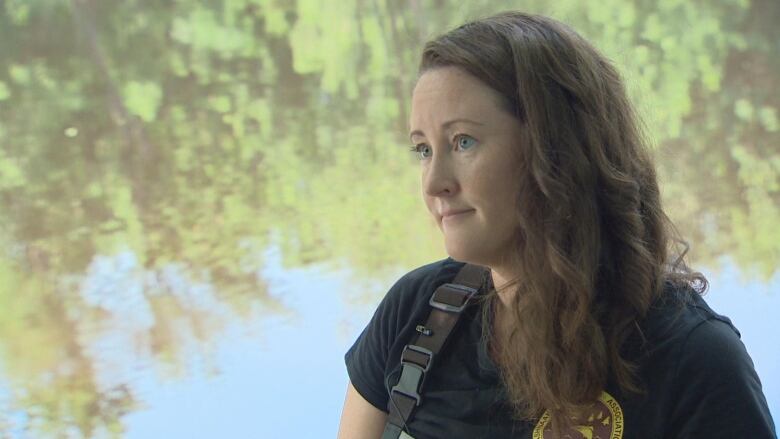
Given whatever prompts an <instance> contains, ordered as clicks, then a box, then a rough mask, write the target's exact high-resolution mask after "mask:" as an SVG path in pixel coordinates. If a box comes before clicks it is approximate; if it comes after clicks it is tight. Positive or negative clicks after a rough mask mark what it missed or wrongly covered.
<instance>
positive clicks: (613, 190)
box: [419, 12, 706, 432]
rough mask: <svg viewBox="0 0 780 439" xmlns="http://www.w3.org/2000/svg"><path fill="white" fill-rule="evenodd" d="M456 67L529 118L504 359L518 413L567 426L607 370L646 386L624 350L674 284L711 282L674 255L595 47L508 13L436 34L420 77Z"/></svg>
mask: <svg viewBox="0 0 780 439" xmlns="http://www.w3.org/2000/svg"><path fill="white" fill-rule="evenodd" d="M445 66H454V67H458V68H461V69H463V70H465V71H466V72H468V73H470V74H471V75H473V76H475V77H476V78H478V79H479V80H481V81H483V82H484V83H485V84H487V85H488V86H490V87H492V88H493V89H494V90H496V91H497V92H499V93H500V94H501V95H502V96H504V98H505V106H506V110H507V111H509V112H511V113H512V114H514V115H515V116H516V118H517V120H518V122H519V123H520V124H521V125H522V127H523V130H522V131H523V138H522V139H518V142H517V145H518V148H517V151H516V152H517V159H518V163H519V168H518V169H517V176H516V178H517V183H518V185H519V188H520V189H519V191H518V197H517V200H516V202H517V206H516V207H515V214H516V215H517V220H518V229H517V232H516V236H515V237H514V241H515V242H514V243H513V244H514V245H513V252H512V254H510V255H507V256H506V258H507V260H508V261H509V262H510V263H511V265H512V267H515V268H516V269H517V272H518V273H522V275H521V276H520V277H519V278H517V279H514V280H513V281H512V282H510V283H509V284H508V285H507V286H506V288H507V289H509V288H512V290H511V291H512V292H514V293H516V294H512V295H511V297H512V301H511V305H510V306H509V312H510V315H513V316H514V318H512V319H511V322H512V325H511V331H510V336H509V337H508V340H506V342H504V341H503V340H502V344H501V349H500V353H499V355H498V358H497V362H498V366H499V368H500V370H501V376H502V379H503V382H504V384H505V387H506V389H507V393H508V397H509V400H510V403H511V404H512V406H513V408H514V411H515V415H516V416H517V417H519V418H522V419H534V418H537V417H539V416H540V415H541V414H542V412H543V411H544V410H547V411H548V412H549V413H550V415H551V417H552V420H553V427H554V428H555V431H557V432H560V431H561V428H565V427H569V426H571V424H572V422H573V421H572V417H574V416H577V415H579V414H581V413H582V412H583V410H584V409H585V408H586V407H587V406H588V405H589V404H590V403H592V402H594V401H596V400H597V399H598V397H599V395H600V394H601V392H602V390H604V388H605V386H606V384H607V380H608V379H610V378H613V379H614V380H615V382H616V383H617V384H618V385H619V386H620V387H621V388H622V389H623V390H624V391H627V392H640V391H641V383H638V382H637V376H636V365H635V364H633V363H632V362H631V361H630V360H629V359H627V358H625V357H624V355H623V354H622V353H621V347H622V346H623V345H624V343H625V342H626V340H627V338H628V337H629V335H631V334H632V332H633V331H635V330H636V328H637V322H638V321H641V319H642V318H643V317H644V316H645V315H646V313H647V311H648V308H649V307H650V305H651V304H652V303H653V301H654V300H655V299H657V298H658V297H659V296H660V295H661V294H662V291H663V284H664V283H665V282H668V281H671V282H672V283H673V284H676V285H683V284H685V285H694V286H697V291H699V292H703V291H704V289H706V279H704V277H703V276H701V274H699V273H692V272H691V271H690V270H689V269H688V268H687V267H686V266H685V264H684V262H683V259H682V257H683V256H684V254H685V251H683V252H682V253H681V254H679V256H677V257H676V260H674V261H671V260H670V257H671V255H672V253H674V252H673V251H672V250H673V248H674V245H673V244H674V243H675V242H677V240H676V239H675V238H676V237H677V234H676V231H675V230H674V226H673V225H672V223H671V221H670V220H669V218H668V217H667V216H666V214H665V213H664V211H663V210H662V207H661V199H660V192H659V188H658V182H657V178H656V172H655V165H654V163H653V160H652V157H651V153H650V150H649V147H648V142H647V140H646V137H645V136H644V135H643V133H642V125H641V123H640V121H639V119H638V117H637V115H636V114H635V111H634V109H633V107H632V105H631V103H630V102H629V100H628V98H627V96H626V91H625V87H624V85H623V81H622V79H621V77H620V75H619V73H618V71H617V70H616V69H615V67H613V66H612V64H611V63H610V62H609V60H607V58H606V57H605V56H603V55H602V54H601V53H599V51H598V50H596V49H595V48H594V47H593V46H592V45H591V44H590V43H588V42H587V41H586V40H584V39H583V38H582V37H580V36H579V35H578V34H577V33H576V32H574V31H573V30H572V29H570V28H569V27H568V26H566V25H564V24H562V23H560V22H558V21H555V20H552V19H550V18H546V17H542V16H537V15H530V14H524V13H519V12H506V13H501V14H498V15H494V16H491V17H488V18H484V19H479V20H475V21H472V22H469V23H466V24H463V25H461V26H460V27H457V28H456V29H453V30H451V31H449V32H447V33H445V34H443V35H440V36H438V37H436V38H435V39H433V40H431V41H429V42H428V43H426V45H425V47H424V49H423V53H422V60H421V63H420V68H419V74H420V75H422V74H423V73H425V72H426V71H428V70H430V69H435V68H438V67H445ZM689 290H691V291H692V289H689ZM496 295H497V292H496V291H495V290H494V291H492V292H491V294H488V295H487V296H486V297H487V299H489V300H495V299H496ZM483 309H484V310H485V312H484V313H483V327H484V328H486V331H485V332H484V333H483V336H484V337H486V339H490V338H491V337H492V334H491V331H490V328H491V325H490V324H489V320H490V316H489V314H488V312H487V310H489V309H490V307H488V306H484V307H483Z"/></svg>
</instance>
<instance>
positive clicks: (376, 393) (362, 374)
mask: <svg viewBox="0 0 780 439" xmlns="http://www.w3.org/2000/svg"><path fill="white" fill-rule="evenodd" d="M402 281H403V279H401V280H399V281H398V282H396V284H395V285H393V287H392V288H390V290H389V291H388V293H387V294H386V295H385V297H384V299H382V301H381V302H380V304H379V306H378V307H377V309H376V311H375V312H374V316H373V317H372V318H371V320H370V321H369V323H368V325H367V326H366V327H365V329H363V332H362V333H361V334H360V335H359V336H358V338H357V340H356V341H355V343H354V344H353V345H352V347H351V348H350V349H349V350H348V351H347V353H346V354H345V355H344V360H345V362H346V365H347V374H348V375H349V380H350V382H351V383H352V386H353V387H355V390H357V391H358V393H360V395H361V396H363V398H364V399H365V400H366V401H368V402H369V403H371V405H373V406H374V407H376V408H378V409H379V410H382V411H384V412H387V402H388V399H389V397H390V396H389V393H388V391H387V388H386V387H385V368H386V365H387V363H388V361H387V360H388V352H389V351H390V348H391V344H392V343H393V340H395V339H396V338H397V335H398V327H397V326H398V324H397V320H398V314H399V307H400V301H401V293H402V290H403V289H404V287H403V285H404V284H403V282H402Z"/></svg>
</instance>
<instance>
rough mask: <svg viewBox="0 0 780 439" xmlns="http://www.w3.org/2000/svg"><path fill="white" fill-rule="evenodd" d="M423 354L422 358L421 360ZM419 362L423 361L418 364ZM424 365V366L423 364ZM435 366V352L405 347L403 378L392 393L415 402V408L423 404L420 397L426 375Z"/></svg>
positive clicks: (410, 346) (402, 364)
mask: <svg viewBox="0 0 780 439" xmlns="http://www.w3.org/2000/svg"><path fill="white" fill-rule="evenodd" d="M420 354H422V356H423V357H422V358H420ZM417 360H422V361H420V362H418V361H417ZM421 363H422V364H421ZM431 364H433V352H431V351H430V350H428V349H425V348H423V347H420V346H417V345H413V344H408V345H406V346H404V350H403V352H402V353H401V377H400V378H399V379H398V384H396V385H395V386H393V388H392V389H390V392H391V394H392V393H400V394H401V395H404V396H406V397H408V398H411V399H413V400H414V401H415V404H414V405H415V406H419V405H420V404H421V403H422V398H421V397H420V393H419V391H420V387H421V386H422V382H423V379H424V378H425V373H426V372H428V371H429V370H430V369H431Z"/></svg>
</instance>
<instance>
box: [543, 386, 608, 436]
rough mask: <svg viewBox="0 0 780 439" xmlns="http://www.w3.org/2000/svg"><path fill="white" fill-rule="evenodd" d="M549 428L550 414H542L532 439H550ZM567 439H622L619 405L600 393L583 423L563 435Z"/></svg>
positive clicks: (550, 432)
mask: <svg viewBox="0 0 780 439" xmlns="http://www.w3.org/2000/svg"><path fill="white" fill-rule="evenodd" d="M552 437H553V436H552V429H551V428H550V413H548V412H546V411H545V412H544V414H543V415H542V417H541V418H539V422H537V423H536V427H535V428H534V434H533V439H552ZM563 437H564V438H567V439H569V438H570V439H597V438H599V439H622V437H623V409H622V408H620V404H618V402H617V401H616V400H615V398H613V397H612V395H610V394H609V393H607V392H601V396H600V397H599V400H598V401H597V402H595V403H594V404H593V408H592V409H591V411H590V414H589V415H588V419H586V420H585V421H584V422H583V421H580V422H577V425H576V426H575V427H574V428H572V429H570V430H569V431H567V432H566V433H564V436H563Z"/></svg>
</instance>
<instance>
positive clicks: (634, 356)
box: [339, 13, 775, 439]
mask: <svg viewBox="0 0 780 439" xmlns="http://www.w3.org/2000/svg"><path fill="white" fill-rule="evenodd" d="M410 119H411V120H410V124H411V130H412V132H411V141H412V142H413V144H414V145H415V146H414V148H413V149H414V151H415V152H416V153H417V154H418V156H419V159H420V161H421V170H422V190H423V198H424V199H425V203H426V206H427V207H428V210H429V211H430V213H431V214H432V215H433V216H434V218H435V219H436V221H437V223H438V225H439V227H440V229H441V231H442V233H443V235H444V241H445V246H446V250H447V253H448V254H449V256H450V257H449V258H447V259H445V260H443V261H438V262H435V263H432V264H429V265H426V266H423V267H420V268H418V269H416V270H414V271H412V272H410V273H408V274H407V275H405V276H404V277H402V278H401V279H400V280H399V281H398V282H397V283H396V284H395V285H394V286H393V287H392V288H391V289H390V291H389V292H388V294H387V296H386V297H385V298H384V300H383V301H382V303H381V304H380V305H379V308H378V309H377V311H376V313H375V315H374V317H373V319H372V320H371V322H370V323H369V324H368V326H367V327H366V329H365V330H364V331H363V333H362V334H361V335H360V337H359V338H358V340H357V341H356V342H355V344H354V346H352V348H351V349H350V350H349V352H348V353H347V355H346V362H347V369H348V373H349V376H350V385H349V387H348V390H347V397H346V401H345V404H344V411H343V415H342V418H341V426H340V431H339V437H340V438H342V439H347V438H360V439H364V438H378V437H383V438H389V437H393V438H395V437H399V435H400V436H401V437H409V436H411V437H414V438H416V439H425V438H477V437H484V438H509V437H512V438H531V437H533V438H543V437H546V438H549V437H571V438H578V437H593V438H595V437H602V438H607V437H609V438H621V437H625V438H639V437H641V438H662V437H668V438H688V437H690V438H699V437H701V438H704V437H750V438H770V437H775V432H774V424H773V422H772V419H771V416H770V414H769V411H768V408H767V404H766V400H765V398H764V396H763V394H762V391H761V384H760V382H759V379H758V377H757V376H756V373H755V371H754V368H753V364H752V362H751V360H750V357H749V356H748V354H747V352H746V351H745V348H744V346H743V344H742V343H741V342H740V340H739V333H738V332H737V330H736V329H735V328H734V327H733V326H732V324H731V322H730V320H729V319H728V318H726V317H723V316H721V315H718V314H716V313H714V312H713V311H712V310H711V309H710V308H709V307H708V306H707V304H706V303H705V302H704V301H703V300H702V298H701V297H700V293H702V292H703V291H704V289H705V288H706V286H707V283H706V280H705V279H704V277H703V276H702V275H701V274H699V273H694V272H691V271H690V270H689V269H688V268H687V267H686V266H685V265H684V263H683V261H682V255H680V256H679V257H674V256H673V249H674V246H673V245H672V244H673V243H674V242H675V240H674V239H673V237H674V234H673V233H674V232H673V230H674V228H673V226H672V225H671V223H670V221H669V220H668V218H667V216H666V215H665V214H664V212H663V210H662V208H661V201H660V195H659V189H658V183H657V179H656V174H655V168H654V165H653V162H652V160H651V157H650V153H649V151H648V148H647V145H646V141H645V139H644V138H643V136H642V134H641V132H640V129H639V125H638V120H637V117H636V116H635V114H634V110H633V109H632V107H631V105H630V103H629V102H628V100H627V98H626V93H625V89H624V86H623V83H622V81H621V79H620V77H619V75H618V73H617V71H616V70H615V68H614V67H613V66H612V65H611V64H610V63H609V62H608V61H607V60H606V59H605V57H604V56H603V55H601V54H600V53H599V52H598V51H597V50H595V49H594V48H593V47H592V46H591V45H590V44H589V43H588V42H586V41H585V40H583V39H582V38H581V37H580V36H579V35H577V34H576V33H575V32H574V31H572V30H571V29H569V28H568V27H566V26H565V25H563V24H561V23H559V22H557V21H554V20H551V19H549V18H545V17H540V16H534V15H527V14H522V13H503V14H499V15H496V16H493V17H490V18H486V19H482V20H477V21H474V22H471V23H467V24H465V25H463V26H460V27H458V28H457V29H454V30H452V31H450V32H448V33H446V34H444V35H442V36H439V37H438V38H436V39H434V40H433V41H430V42H429V43H427V44H426V46H425V48H424V50H423V54H422V61H421V65H420V75H419V78H418V81H417V84H416V86H415V89H414V92H413V97H412V111H411V117H410ZM683 254H684V252H683ZM466 263H468V264H469V266H479V267H483V269H484V270H485V273H486V276H485V282H484V283H483V284H482V285H481V287H480V288H479V291H478V294H477V295H476V297H475V298H473V299H472V300H471V301H470V302H468V306H467V307H466V308H465V309H464V310H463V311H462V312H461V313H460V314H459V315H458V323H457V326H455V327H454V329H452V332H451V333H450V335H449V336H448V338H447V344H446V345H445V346H444V347H442V349H441V351H440V352H438V353H435V355H432V357H435V360H434V361H432V363H430V364H431V367H430V369H429V370H427V371H422V368H420V367H418V368H412V367H409V369H410V370H412V371H414V370H416V369H420V370H421V371H420V372H415V373H416V376H414V377H413V378H408V377H407V376H406V375H405V374H406V372H402V370H403V368H402V365H401V362H400V358H401V355H402V353H404V355H406V354H405V352H407V351H405V349H404V348H405V346H406V345H408V344H411V343H412V341H413V337H416V338H415V339H414V340H419V339H420V338H425V337H426V336H429V337H430V336H431V334H430V333H431V330H430V328H427V327H425V326H424V325H422V326H421V324H424V323H425V322H426V317H427V316H428V315H429V314H431V313H432V307H431V305H430V304H429V300H430V298H431V296H432V295H433V294H434V291H436V290H437V288H440V287H441V285H442V284H446V283H450V282H453V278H454V277H455V276H456V274H458V272H459V271H460V269H461V268H462V267H464V265H465V264H466ZM455 283H458V282H455ZM437 294H438V293H437ZM437 330H438V329H437ZM426 331H427V332H428V333H427V334H426ZM423 351H424V350H423ZM426 368H427V366H426ZM402 376H403V377H402ZM410 379H412V380H413V384H410V383H409V380H410ZM418 385H419V386H420V388H421V390H420V392H419V395H420V399H419V400H416V399H415V398H416V395H414V393H415V391H414V390H412V391H411V392H410V391H409V389H410V388H411V389H415V388H418ZM410 386H411V387H410ZM394 388H395V389H401V388H406V389H407V390H406V391H405V392H401V391H398V392H396V391H393V389H394ZM410 394H411V395H410ZM391 395H393V398H392V399H391ZM410 399H411V403H410V404H408V405H409V407H408V410H407V409H405V408H399V407H400V406H401V405H404V404H406V402H404V401H407V402H408V401H409V400H410ZM404 410H406V415H399V413H400V412H403V411H404ZM409 411H411V413H409ZM388 412H389V413H390V421H391V422H390V423H388ZM383 432H384V435H383Z"/></svg>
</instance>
